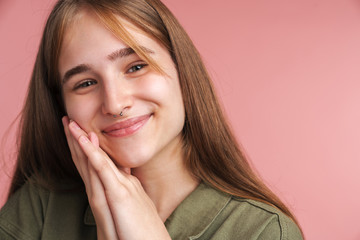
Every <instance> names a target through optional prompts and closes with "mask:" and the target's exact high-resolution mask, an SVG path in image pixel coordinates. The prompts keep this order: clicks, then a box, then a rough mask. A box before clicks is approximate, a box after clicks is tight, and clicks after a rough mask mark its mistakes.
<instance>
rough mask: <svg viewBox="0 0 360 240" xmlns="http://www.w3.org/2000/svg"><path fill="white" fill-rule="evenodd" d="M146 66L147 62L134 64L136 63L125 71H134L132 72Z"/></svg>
mask: <svg viewBox="0 0 360 240" xmlns="http://www.w3.org/2000/svg"><path fill="white" fill-rule="evenodd" d="M146 66H147V64H145V63H142V64H136V65H134V66H132V67H130V68H129V70H128V71H127V72H128V73H134V72H137V71H140V70H141V69H143V68H144V67H146Z"/></svg>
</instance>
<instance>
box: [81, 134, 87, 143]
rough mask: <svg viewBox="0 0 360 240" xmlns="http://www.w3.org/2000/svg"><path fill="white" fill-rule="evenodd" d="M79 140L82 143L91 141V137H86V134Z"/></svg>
mask: <svg viewBox="0 0 360 240" xmlns="http://www.w3.org/2000/svg"><path fill="white" fill-rule="evenodd" d="M79 140H80V142H82V143H88V142H89V139H88V138H87V137H85V136H84V135H82V136H80V138H79Z"/></svg>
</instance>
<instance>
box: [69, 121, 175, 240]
mask: <svg viewBox="0 0 360 240" xmlns="http://www.w3.org/2000/svg"><path fill="white" fill-rule="evenodd" d="M63 124H64V129H65V134H66V137H67V141H68V144H69V148H70V151H71V155H72V158H73V161H74V163H75V165H76V168H77V169H78V171H79V173H80V175H81V177H82V179H83V181H84V183H85V187H86V193H87V195H88V199H89V203H90V206H91V209H92V211H93V214H94V217H95V221H96V225H97V231H98V239H121V240H122V239H170V236H169V234H168V232H167V230H166V228H165V226H164V224H163V222H162V221H161V219H160V217H159V215H158V213H157V210H156V208H155V206H154V204H153V202H152V201H151V199H150V198H149V197H148V195H147V194H146V192H145V191H144V189H143V187H142V186H141V183H140V181H139V180H138V179H137V178H136V177H135V176H132V175H131V174H130V169H128V168H127V169H126V168H125V169H118V168H117V167H116V166H115V164H114V163H113V162H112V160H111V159H110V158H109V156H108V155H107V154H106V153H105V152H104V151H103V150H102V149H101V148H100V147H99V140H98V138H97V136H96V134H95V133H93V132H90V133H88V134H87V133H86V132H84V131H83V130H82V129H81V128H80V127H79V126H78V125H77V123H75V122H74V121H69V119H68V117H64V118H63Z"/></svg>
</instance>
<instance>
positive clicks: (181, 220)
mask: <svg viewBox="0 0 360 240" xmlns="http://www.w3.org/2000/svg"><path fill="white" fill-rule="evenodd" d="M165 225H166V227H167V229H168V231H169V233H170V235H171V237H172V239H191V240H195V239H197V240H225V239H231V240H234V239H246V240H255V239H256V240H258V239H264V240H265V239H266V240H301V239H302V236H301V232H300V230H299V228H298V227H297V225H296V224H295V223H294V222H293V221H292V220H291V219H290V218H289V217H287V216H286V215H285V214H284V213H282V212H281V211H280V210H278V209H277V208H275V207H272V206H270V205H268V204H265V203H261V202H259V201H254V200H249V199H243V198H237V197H234V196H231V195H229V194H226V193H223V192H222V191H219V190H217V189H215V188H213V187H211V186H210V185H207V184H205V183H201V184H200V185H199V186H198V187H197V188H196V189H195V190H194V191H193V192H192V193H191V194H190V195H189V196H188V197H187V198H186V199H185V200H184V201H183V202H182V203H181V204H180V205H179V206H178V207H177V208H176V209H175V211H174V212H173V213H172V214H171V216H170V217H169V218H168V219H167V220H166V222H165Z"/></svg>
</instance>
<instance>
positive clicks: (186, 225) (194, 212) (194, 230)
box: [84, 183, 231, 239]
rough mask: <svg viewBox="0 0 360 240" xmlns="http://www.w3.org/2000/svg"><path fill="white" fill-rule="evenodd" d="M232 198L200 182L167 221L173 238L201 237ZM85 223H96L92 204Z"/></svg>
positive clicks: (86, 212) (85, 217)
mask: <svg viewBox="0 0 360 240" xmlns="http://www.w3.org/2000/svg"><path fill="white" fill-rule="evenodd" d="M230 200H231V196H230V195H228V194H225V193H223V192H220V191H218V190H216V189H214V188H212V187H210V186H208V185H206V184H205V183H200V184H199V186H198V187H197V188H196V189H195V190H194V191H193V192H192V193H190V195H189V196H187V197H186V198H185V199H184V201H182V202H181V203H180V205H179V206H178V207H177V208H176V209H175V210H174V212H173V213H172V214H171V215H170V217H169V218H168V219H167V220H166V221H165V226H166V228H167V230H168V232H169V234H170V236H171V237H172V238H173V239H189V238H191V239H194V238H197V237H200V236H201V235H202V234H203V233H204V232H205V230H206V229H207V228H208V227H209V225H210V224H211V223H212V222H213V221H214V220H215V218H216V217H217V216H218V215H219V213H220V212H221V211H222V210H223V209H224V207H225V206H226V205H227V204H228V203H229V201H230ZM84 223H85V224H86V225H96V223H95V218H94V216H93V214H92V211H91V208H90V206H88V208H87V209H86V211H85V215H84Z"/></svg>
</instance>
